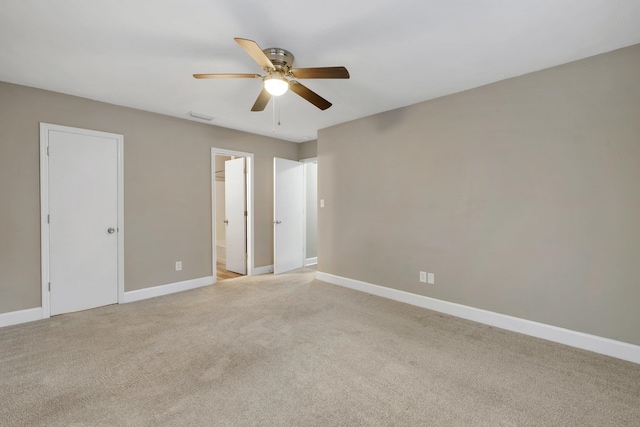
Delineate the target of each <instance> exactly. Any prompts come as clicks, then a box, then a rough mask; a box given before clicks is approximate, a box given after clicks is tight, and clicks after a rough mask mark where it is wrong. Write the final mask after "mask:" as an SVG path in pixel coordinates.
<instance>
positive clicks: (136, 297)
mask: <svg viewBox="0 0 640 427" xmlns="http://www.w3.org/2000/svg"><path fill="white" fill-rule="evenodd" d="M214 282H215V278H214V277H213V276H208V277H201V278H199V279H191V280H185V281H183V282H176V283H169V284H168V285H160V286H153V287H151V288H144V289H138V290H135V291H129V292H125V293H124V301H120V302H121V303H127V302H133V301H140V300H143V299H147V298H153V297H159V296H162V295H169V294H174V293H176V292H182V291H188V290H189V289H195V288H200V287H202V286H207V285H212V284H213V283H214Z"/></svg>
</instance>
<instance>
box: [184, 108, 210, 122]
mask: <svg viewBox="0 0 640 427" xmlns="http://www.w3.org/2000/svg"><path fill="white" fill-rule="evenodd" d="M187 116H189V117H193V118H194V119H198V120H206V121H207V122H210V121H211V120H213V117H211V116H207V115H204V114H200V113H196V112H194V111H189V112H188V113H187Z"/></svg>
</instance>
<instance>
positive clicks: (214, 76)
mask: <svg viewBox="0 0 640 427" xmlns="http://www.w3.org/2000/svg"><path fill="white" fill-rule="evenodd" d="M193 77H195V78H196V79H259V78H260V77H262V76H261V75H260V74H194V75H193Z"/></svg>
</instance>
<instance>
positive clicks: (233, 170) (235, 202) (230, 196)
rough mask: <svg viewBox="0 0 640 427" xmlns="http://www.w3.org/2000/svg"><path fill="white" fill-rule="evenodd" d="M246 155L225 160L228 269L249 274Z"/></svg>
mask: <svg viewBox="0 0 640 427" xmlns="http://www.w3.org/2000/svg"><path fill="white" fill-rule="evenodd" d="M245 177H246V174H245V161H244V157H240V158H238V159H233V160H227V161H226V162H224V206H225V224H226V227H227V230H226V247H227V267H226V268H227V270H228V271H234V272H236V273H240V274H247V260H246V258H245V255H246V253H247V193H246V188H247V184H246V180H245Z"/></svg>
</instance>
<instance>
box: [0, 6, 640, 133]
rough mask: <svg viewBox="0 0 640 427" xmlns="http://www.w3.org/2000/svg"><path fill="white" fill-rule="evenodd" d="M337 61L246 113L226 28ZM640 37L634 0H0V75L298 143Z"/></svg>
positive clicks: (254, 68)
mask: <svg viewBox="0 0 640 427" xmlns="http://www.w3.org/2000/svg"><path fill="white" fill-rule="evenodd" d="M234 37H242V38H248V39H252V40H255V41H256V42H257V43H258V44H259V45H260V46H261V47H262V48H267V47H281V48H284V49H287V50H289V51H291V52H292V53H293V54H294V55H295V57H296V62H295V66H296V67H317V66H335V65H344V66H346V67H347V68H348V69H349V72H350V74H351V79H349V80H304V81H303V83H304V84H305V85H306V86H308V87H309V88H310V89H312V90H314V91H316V92H317V93H318V94H320V95H321V96H323V97H325V98H327V99H328V100H329V101H331V102H332V103H333V106H332V107H331V108H329V109H328V110H326V111H320V110H318V109H317V108H315V107H314V106H313V105H311V104H309V103H308V102H306V101H304V100H303V99H302V98H300V97H298V96H297V95H295V94H293V93H287V94H285V95H284V96H282V97H280V98H278V102H277V105H278V107H279V111H280V120H281V125H280V126H276V130H275V132H273V109H272V105H271V103H270V104H269V105H268V106H267V108H266V109H265V111H264V112H260V113H252V112H251V111H250V109H251V106H252V105H253V102H254V101H255V99H256V97H257V95H258V93H259V92H260V85H261V81H260V80H258V79H256V80H243V79H233V80H196V79H194V78H193V77H192V74H193V73H261V70H260V68H259V67H258V65H257V64H256V63H255V62H254V61H253V60H252V59H251V57H249V56H248V55H247V54H246V53H245V52H244V50H242V48H240V46H238V45H237V44H236V43H235V42H234V40H233V38H234ZM636 43H640V1H638V0H519V1H515V0H415V1H413V0H366V1H365V0H353V1H348V0H323V1H315V2H305V1H283V0H262V1H255V0H227V1H223V0H173V1H172V0H155V1H151V0H109V1H107V0H103V1H97V0H92V1H87V0H48V1H43V0H2V5H1V6H0V80H2V81H7V82H10V83H17V84H22V85H27V86H33V87H37V88H43V89H48V90H52V91H56V92H63V93H68V94H72V95H77V96H81V97H85V98H91V99H96V100H100V101H104V102H109V103H112V104H117V105H124V106H128V107H134V108H139V109H142V110H148V111H153V112H157V113H162V114H167V115H171V116H176V117H181V118H186V114H187V113H188V112H189V111H195V112H198V113H202V114H205V115H209V116H213V117H215V119H214V121H213V122H211V124H214V125H218V126H224V127H228V128H233V129H239V130H243V131H246V132H252V133H256V134H261V135H268V136H272V137H275V138H280V139H285V140H290V141H296V142H302V141H304V140H307V139H315V138H316V137H317V130H318V129H321V128H324V127H328V126H332V125H335V124H338V123H343V122H346V121H350V120H353V119H356V118H359V117H363V116H368V115H371V114H375V113H379V112H382V111H387V110H391V109H394V108H398V107H402V106H406V105H410V104H415V103H417V102H420V101H425V100H428V99H432V98H436V97H439V96H443V95H447V94H450V93H454V92H459V91H461V90H465V89H469V88H473V87H477V86H480V85H484V84H487V83H490V82H495V81H498V80H502V79H505V78H508V77H513V76H517V75H521V74H525V73H528V72H532V71H536V70H540V69H543V68H548V67H551V66H554V65H559V64H563V63H566V62H570V61H574V60H577V59H581V58H585V57H588V56H592V55H596V54H599V53H603V52H608V51H611V50H614V49H617V48H621V47H625V46H629V45H632V44H636Z"/></svg>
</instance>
